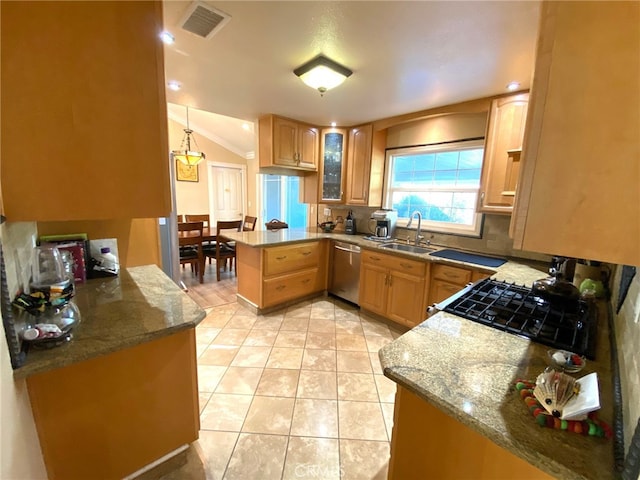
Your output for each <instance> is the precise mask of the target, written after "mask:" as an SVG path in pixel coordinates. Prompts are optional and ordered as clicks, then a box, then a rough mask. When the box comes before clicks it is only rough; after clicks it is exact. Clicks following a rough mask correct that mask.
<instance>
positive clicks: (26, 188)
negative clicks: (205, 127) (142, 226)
mask: <svg viewBox="0 0 640 480" xmlns="http://www.w3.org/2000/svg"><path fill="white" fill-rule="evenodd" d="M1 22H2V24H1V28H0V31H1V40H0V45H1V54H0V62H1V68H0V70H1V72H2V112H1V116H2V118H3V119H4V120H5V121H3V122H2V125H1V127H0V128H1V132H0V134H1V136H2V151H1V157H2V167H1V168H2V172H1V175H0V177H1V181H2V195H3V199H4V210H5V215H6V216H7V219H8V220H9V221H34V220H38V221H47V220H50V221H67V220H107V219H115V218H118V219H124V218H127V219H130V218H151V217H166V216H168V215H169V213H170V211H171V184H170V177H169V174H170V170H169V168H170V167H169V154H168V152H169V145H168V133H167V111H166V109H167V106H166V105H167V103H166V98H165V81H164V53H163V45H162V42H159V41H158V32H159V31H161V30H162V3H161V2H159V1H153V2H42V3H35V2H26V1H25V2H7V3H3V4H2V17H1ZM34 32H37V34H34ZM123 39H126V42H125V41H123ZM7 119H11V121H6V120H7ZM176 147H177V146H176ZM25 149H26V152H27V153H25Z"/></svg>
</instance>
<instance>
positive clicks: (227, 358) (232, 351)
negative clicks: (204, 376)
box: [198, 344, 240, 367]
mask: <svg viewBox="0 0 640 480" xmlns="http://www.w3.org/2000/svg"><path fill="white" fill-rule="evenodd" d="M239 349H240V347H236V346H233V345H214V344H211V345H209V346H208V347H207V349H206V350H205V351H204V353H203V354H202V355H200V358H198V365H221V366H225V367H227V366H229V365H230V364H231V360H233V358H234V357H235V356H236V354H237V353H238V350H239Z"/></svg>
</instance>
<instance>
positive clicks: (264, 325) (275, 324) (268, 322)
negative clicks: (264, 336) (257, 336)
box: [253, 317, 282, 330]
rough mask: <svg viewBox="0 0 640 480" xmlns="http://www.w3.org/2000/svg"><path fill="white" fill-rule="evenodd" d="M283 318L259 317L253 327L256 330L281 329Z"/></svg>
mask: <svg viewBox="0 0 640 480" xmlns="http://www.w3.org/2000/svg"><path fill="white" fill-rule="evenodd" d="M281 325H282V318H268V317H258V319H257V320H256V323H254V324H253V328H254V329H256V330H280V326H281Z"/></svg>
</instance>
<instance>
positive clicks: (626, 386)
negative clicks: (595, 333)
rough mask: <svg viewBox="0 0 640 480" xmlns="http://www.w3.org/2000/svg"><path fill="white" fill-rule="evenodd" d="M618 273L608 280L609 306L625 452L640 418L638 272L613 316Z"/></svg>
mask: <svg viewBox="0 0 640 480" xmlns="http://www.w3.org/2000/svg"><path fill="white" fill-rule="evenodd" d="M621 274H622V268H620V267H618V268H617V269H616V272H615V274H614V275H613V279H612V280H611V287H612V288H611V290H612V295H611V306H612V311H613V312H614V317H613V318H614V326H615V327H614V328H615V332H616V345H617V346H618V362H619V365H620V380H621V383H622V418H623V421H624V445H625V449H627V448H629V442H630V441H631V436H632V435H633V432H634V429H635V427H636V424H637V422H638V418H640V381H639V380H640V272H637V273H636V276H635V277H634V278H633V281H632V282H631V287H630V288H629V292H628V293H627V298H626V299H625V302H624V303H623V305H622V308H621V309H620V312H619V313H615V312H616V308H617V304H618V290H619V286H620V276H621Z"/></svg>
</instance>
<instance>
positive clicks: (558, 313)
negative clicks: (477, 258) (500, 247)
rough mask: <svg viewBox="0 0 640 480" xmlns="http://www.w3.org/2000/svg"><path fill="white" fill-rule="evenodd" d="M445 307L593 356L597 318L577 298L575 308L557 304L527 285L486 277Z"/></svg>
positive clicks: (492, 325) (463, 314)
mask: <svg viewBox="0 0 640 480" xmlns="http://www.w3.org/2000/svg"><path fill="white" fill-rule="evenodd" d="M444 311H445V312H449V313H453V314H455V315H458V316H460V317H463V318H466V319H468V320H472V321H475V322H478V323H482V324H484V325H488V326H490V327H493V328H496V329H499V330H503V331H505V332H509V333H512V334H515V335H521V336H524V337H527V338H529V339H531V340H534V341H536V342H538V343H542V344H544V345H547V346H550V347H553V348H560V349H563V350H569V351H571V352H575V353H578V354H580V355H586V356H587V357H588V358H590V359H593V358H594V354H595V330H594V329H595V323H596V322H595V318H591V315H590V312H589V308H588V306H587V304H586V303H584V302H579V304H578V308H577V309H576V308H568V307H558V306H556V305H552V304H551V303H549V302H548V301H546V300H544V299H542V298H540V297H537V296H535V295H534V294H533V292H532V291H531V289H530V288H527V287H523V286H519V285H515V284H509V283H505V282H500V281H497V280H491V279H485V280H482V281H481V282H479V283H477V284H476V285H473V286H472V287H471V288H470V290H469V291H468V292H466V293H465V294H463V295H462V296H460V297H459V298H457V299H455V300H454V301H453V302H451V303H449V304H448V305H447V306H446V307H445V309H444Z"/></svg>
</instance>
